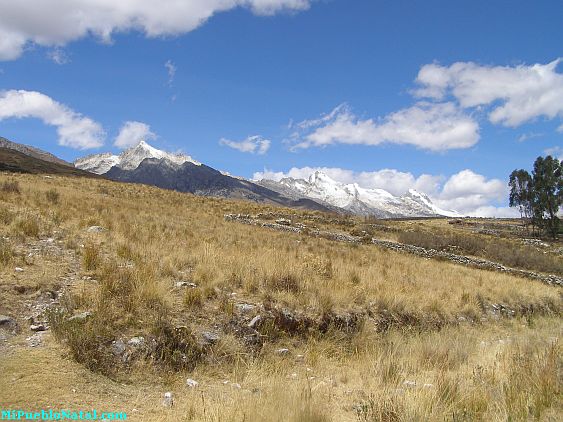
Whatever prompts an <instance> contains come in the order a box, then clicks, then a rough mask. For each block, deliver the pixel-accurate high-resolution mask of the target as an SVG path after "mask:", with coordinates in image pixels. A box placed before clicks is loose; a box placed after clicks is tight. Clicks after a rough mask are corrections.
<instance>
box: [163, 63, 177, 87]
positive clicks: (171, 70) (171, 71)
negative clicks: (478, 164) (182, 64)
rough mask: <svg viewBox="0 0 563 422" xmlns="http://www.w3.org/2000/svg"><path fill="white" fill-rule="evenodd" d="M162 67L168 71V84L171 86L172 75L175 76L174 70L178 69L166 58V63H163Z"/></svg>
mask: <svg viewBox="0 0 563 422" xmlns="http://www.w3.org/2000/svg"><path fill="white" fill-rule="evenodd" d="M164 67H165V68H166V72H167V73H168V86H172V83H173V82H174V77H175V76H176V70H178V68H177V67H176V65H175V64H174V63H172V60H167V61H166V63H164Z"/></svg>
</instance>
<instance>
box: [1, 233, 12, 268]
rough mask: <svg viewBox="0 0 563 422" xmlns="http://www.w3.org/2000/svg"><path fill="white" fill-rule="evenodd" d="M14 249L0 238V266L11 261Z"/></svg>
mask: <svg viewBox="0 0 563 422" xmlns="http://www.w3.org/2000/svg"><path fill="white" fill-rule="evenodd" d="M13 257H14V251H13V250H12V248H11V246H10V245H9V244H8V242H6V241H5V240H4V239H2V238H0V267H4V266H7V265H9V264H10V262H12V259H13Z"/></svg>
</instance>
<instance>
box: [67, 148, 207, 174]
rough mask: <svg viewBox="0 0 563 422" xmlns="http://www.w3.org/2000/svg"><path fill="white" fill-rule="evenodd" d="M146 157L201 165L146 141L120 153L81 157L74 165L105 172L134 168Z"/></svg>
mask: <svg viewBox="0 0 563 422" xmlns="http://www.w3.org/2000/svg"><path fill="white" fill-rule="evenodd" d="M146 158H155V159H157V160H162V159H165V160H168V161H170V162H172V163H175V164H183V163H192V164H195V165H197V166H199V165H201V163H200V162H198V161H196V160H194V159H193V158H192V157H190V156H189V155H185V154H171V153H168V152H165V151H161V150H159V149H156V148H154V147H152V146H150V145H149V144H147V143H146V142H145V141H141V142H139V143H138V144H137V145H135V146H134V147H132V148H129V149H127V150H125V151H123V152H122V153H121V154H119V155H113V154H111V153H103V154H94V155H88V156H86V157H83V158H79V159H78V160H76V161H75V162H74V166H75V167H77V168H79V169H82V170H86V171H89V172H91V173H96V174H105V173H107V172H108V171H109V170H110V169H111V168H112V167H113V166H117V167H119V168H121V169H123V170H134V169H136V168H137V167H139V164H141V162H142V161H143V160H144V159H146Z"/></svg>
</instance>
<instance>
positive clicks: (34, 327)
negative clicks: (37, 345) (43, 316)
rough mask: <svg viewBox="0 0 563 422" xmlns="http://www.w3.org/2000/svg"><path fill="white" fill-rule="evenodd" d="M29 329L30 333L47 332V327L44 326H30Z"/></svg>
mask: <svg viewBox="0 0 563 422" xmlns="http://www.w3.org/2000/svg"><path fill="white" fill-rule="evenodd" d="M29 329H30V330H31V331H35V332H37V331H47V329H48V327H47V326H46V325H45V324H32V325H31V326H30V327H29Z"/></svg>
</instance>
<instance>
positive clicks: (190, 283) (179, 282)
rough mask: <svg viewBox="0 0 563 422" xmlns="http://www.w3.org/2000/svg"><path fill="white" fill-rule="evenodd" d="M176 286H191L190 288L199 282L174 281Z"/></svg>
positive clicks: (193, 287)
mask: <svg viewBox="0 0 563 422" xmlns="http://www.w3.org/2000/svg"><path fill="white" fill-rule="evenodd" d="M174 286H175V287H189V288H190V289H195V288H196V287H197V284H195V283H192V282H189V281H177V282H176V283H174Z"/></svg>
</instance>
